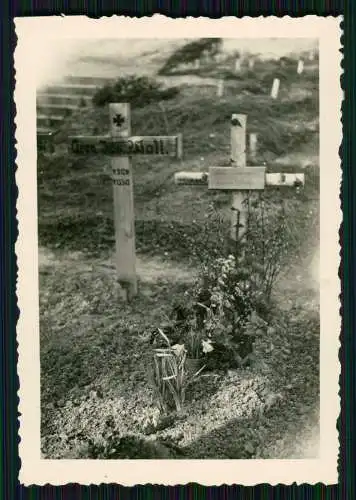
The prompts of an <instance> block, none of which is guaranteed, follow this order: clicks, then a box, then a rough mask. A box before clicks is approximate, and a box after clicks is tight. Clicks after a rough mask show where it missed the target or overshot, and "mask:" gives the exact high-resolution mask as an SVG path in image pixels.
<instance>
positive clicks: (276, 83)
mask: <svg viewBox="0 0 356 500" xmlns="http://www.w3.org/2000/svg"><path fill="white" fill-rule="evenodd" d="M279 83H280V81H279V79H278V78H275V79H274V80H273V85H272V90H271V97H272V99H277V97H278V92H279Z"/></svg>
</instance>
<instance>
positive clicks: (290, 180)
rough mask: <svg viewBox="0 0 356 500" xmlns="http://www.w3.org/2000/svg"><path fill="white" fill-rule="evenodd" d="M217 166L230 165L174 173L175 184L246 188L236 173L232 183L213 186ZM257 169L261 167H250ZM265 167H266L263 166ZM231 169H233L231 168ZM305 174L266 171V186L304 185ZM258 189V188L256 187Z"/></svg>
mask: <svg viewBox="0 0 356 500" xmlns="http://www.w3.org/2000/svg"><path fill="white" fill-rule="evenodd" d="M215 168H219V169H220V168H226V169H227V168H229V167H211V168H210V169H209V172H184V171H182V172H177V173H176V174H174V182H175V184H179V185H184V186H199V185H201V186H208V189H212V190H213V189H226V190H236V189H246V188H245V187H242V186H241V185H240V184H239V178H238V177H239V176H236V174H235V175H234V174H230V178H231V185H229V186H226V188H223V187H212V186H211V184H210V183H209V174H210V172H211V170H213V169H215ZM247 168H248V167H247ZM249 168H250V169H253V170H255V169H256V168H260V167H249ZM263 168H265V167H263ZM229 170H233V169H230V168H229ZM304 183H305V176H304V174H303V173H299V174H294V173H285V174H284V173H265V174H264V186H286V187H293V186H294V187H298V186H304ZM254 189H256V188H254Z"/></svg>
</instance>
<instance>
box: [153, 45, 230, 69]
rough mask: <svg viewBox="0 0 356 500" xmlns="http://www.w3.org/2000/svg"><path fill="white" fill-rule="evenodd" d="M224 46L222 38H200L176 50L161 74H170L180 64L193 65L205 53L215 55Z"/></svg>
mask: <svg viewBox="0 0 356 500" xmlns="http://www.w3.org/2000/svg"><path fill="white" fill-rule="evenodd" d="M221 45H222V39H221V38H200V39H198V40H194V41H193V42H189V43H187V44H186V45H184V46H183V47H181V48H180V49H178V50H176V51H175V52H174V53H173V54H172V55H171V56H170V57H169V58H168V59H167V61H166V62H165V64H164V65H163V67H162V68H161V69H160V71H159V74H161V75H165V74H169V73H170V72H171V71H172V70H173V69H174V68H176V67H177V66H178V65H179V64H184V63H191V62H194V61H195V60H196V59H199V58H200V57H201V56H202V55H203V53H209V54H210V55H214V54H216V53H218V52H219V49H220V47H221Z"/></svg>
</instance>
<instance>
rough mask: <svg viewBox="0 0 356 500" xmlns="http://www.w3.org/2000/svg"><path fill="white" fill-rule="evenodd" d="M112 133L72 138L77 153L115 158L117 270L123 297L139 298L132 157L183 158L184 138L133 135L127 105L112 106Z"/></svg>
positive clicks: (73, 147) (113, 172)
mask: <svg viewBox="0 0 356 500" xmlns="http://www.w3.org/2000/svg"><path fill="white" fill-rule="evenodd" d="M109 117H110V124H111V134H110V135H105V136H71V137H69V140H70V150H71V152H72V153H74V154H89V155H90V154H103V155H109V156H112V160H111V166H112V181H113V197H114V224H115V242H116V270H117V276H118V281H119V283H120V285H121V287H122V291H123V298H124V299H125V300H130V299H131V298H132V297H134V296H135V295H137V278H136V249H135V219H134V200H133V186H132V167H131V156H138V155H148V156H169V157H176V158H180V157H181V156H182V136H181V134H178V135H175V136H131V112H130V105H129V104H128V103H112V104H110V105H109Z"/></svg>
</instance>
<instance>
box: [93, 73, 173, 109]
mask: <svg viewBox="0 0 356 500" xmlns="http://www.w3.org/2000/svg"><path fill="white" fill-rule="evenodd" d="M178 93H179V90H178V88H177V87H170V88H163V86H162V85H161V84H160V83H158V82H156V80H154V79H150V78H148V77H146V76H140V77H137V76H128V77H122V78H119V79H118V80H117V81H116V82H115V83H114V84H108V85H104V87H102V88H100V89H99V90H98V91H97V92H96V94H95V95H94V96H93V103H94V105H95V106H105V105H106V104H109V103H111V102H130V103H131V104H132V105H133V106H135V107H143V106H146V105H147V104H149V103H151V102H156V101H162V100H166V99H172V98H173V97H175V96H176V95H177V94H178Z"/></svg>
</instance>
